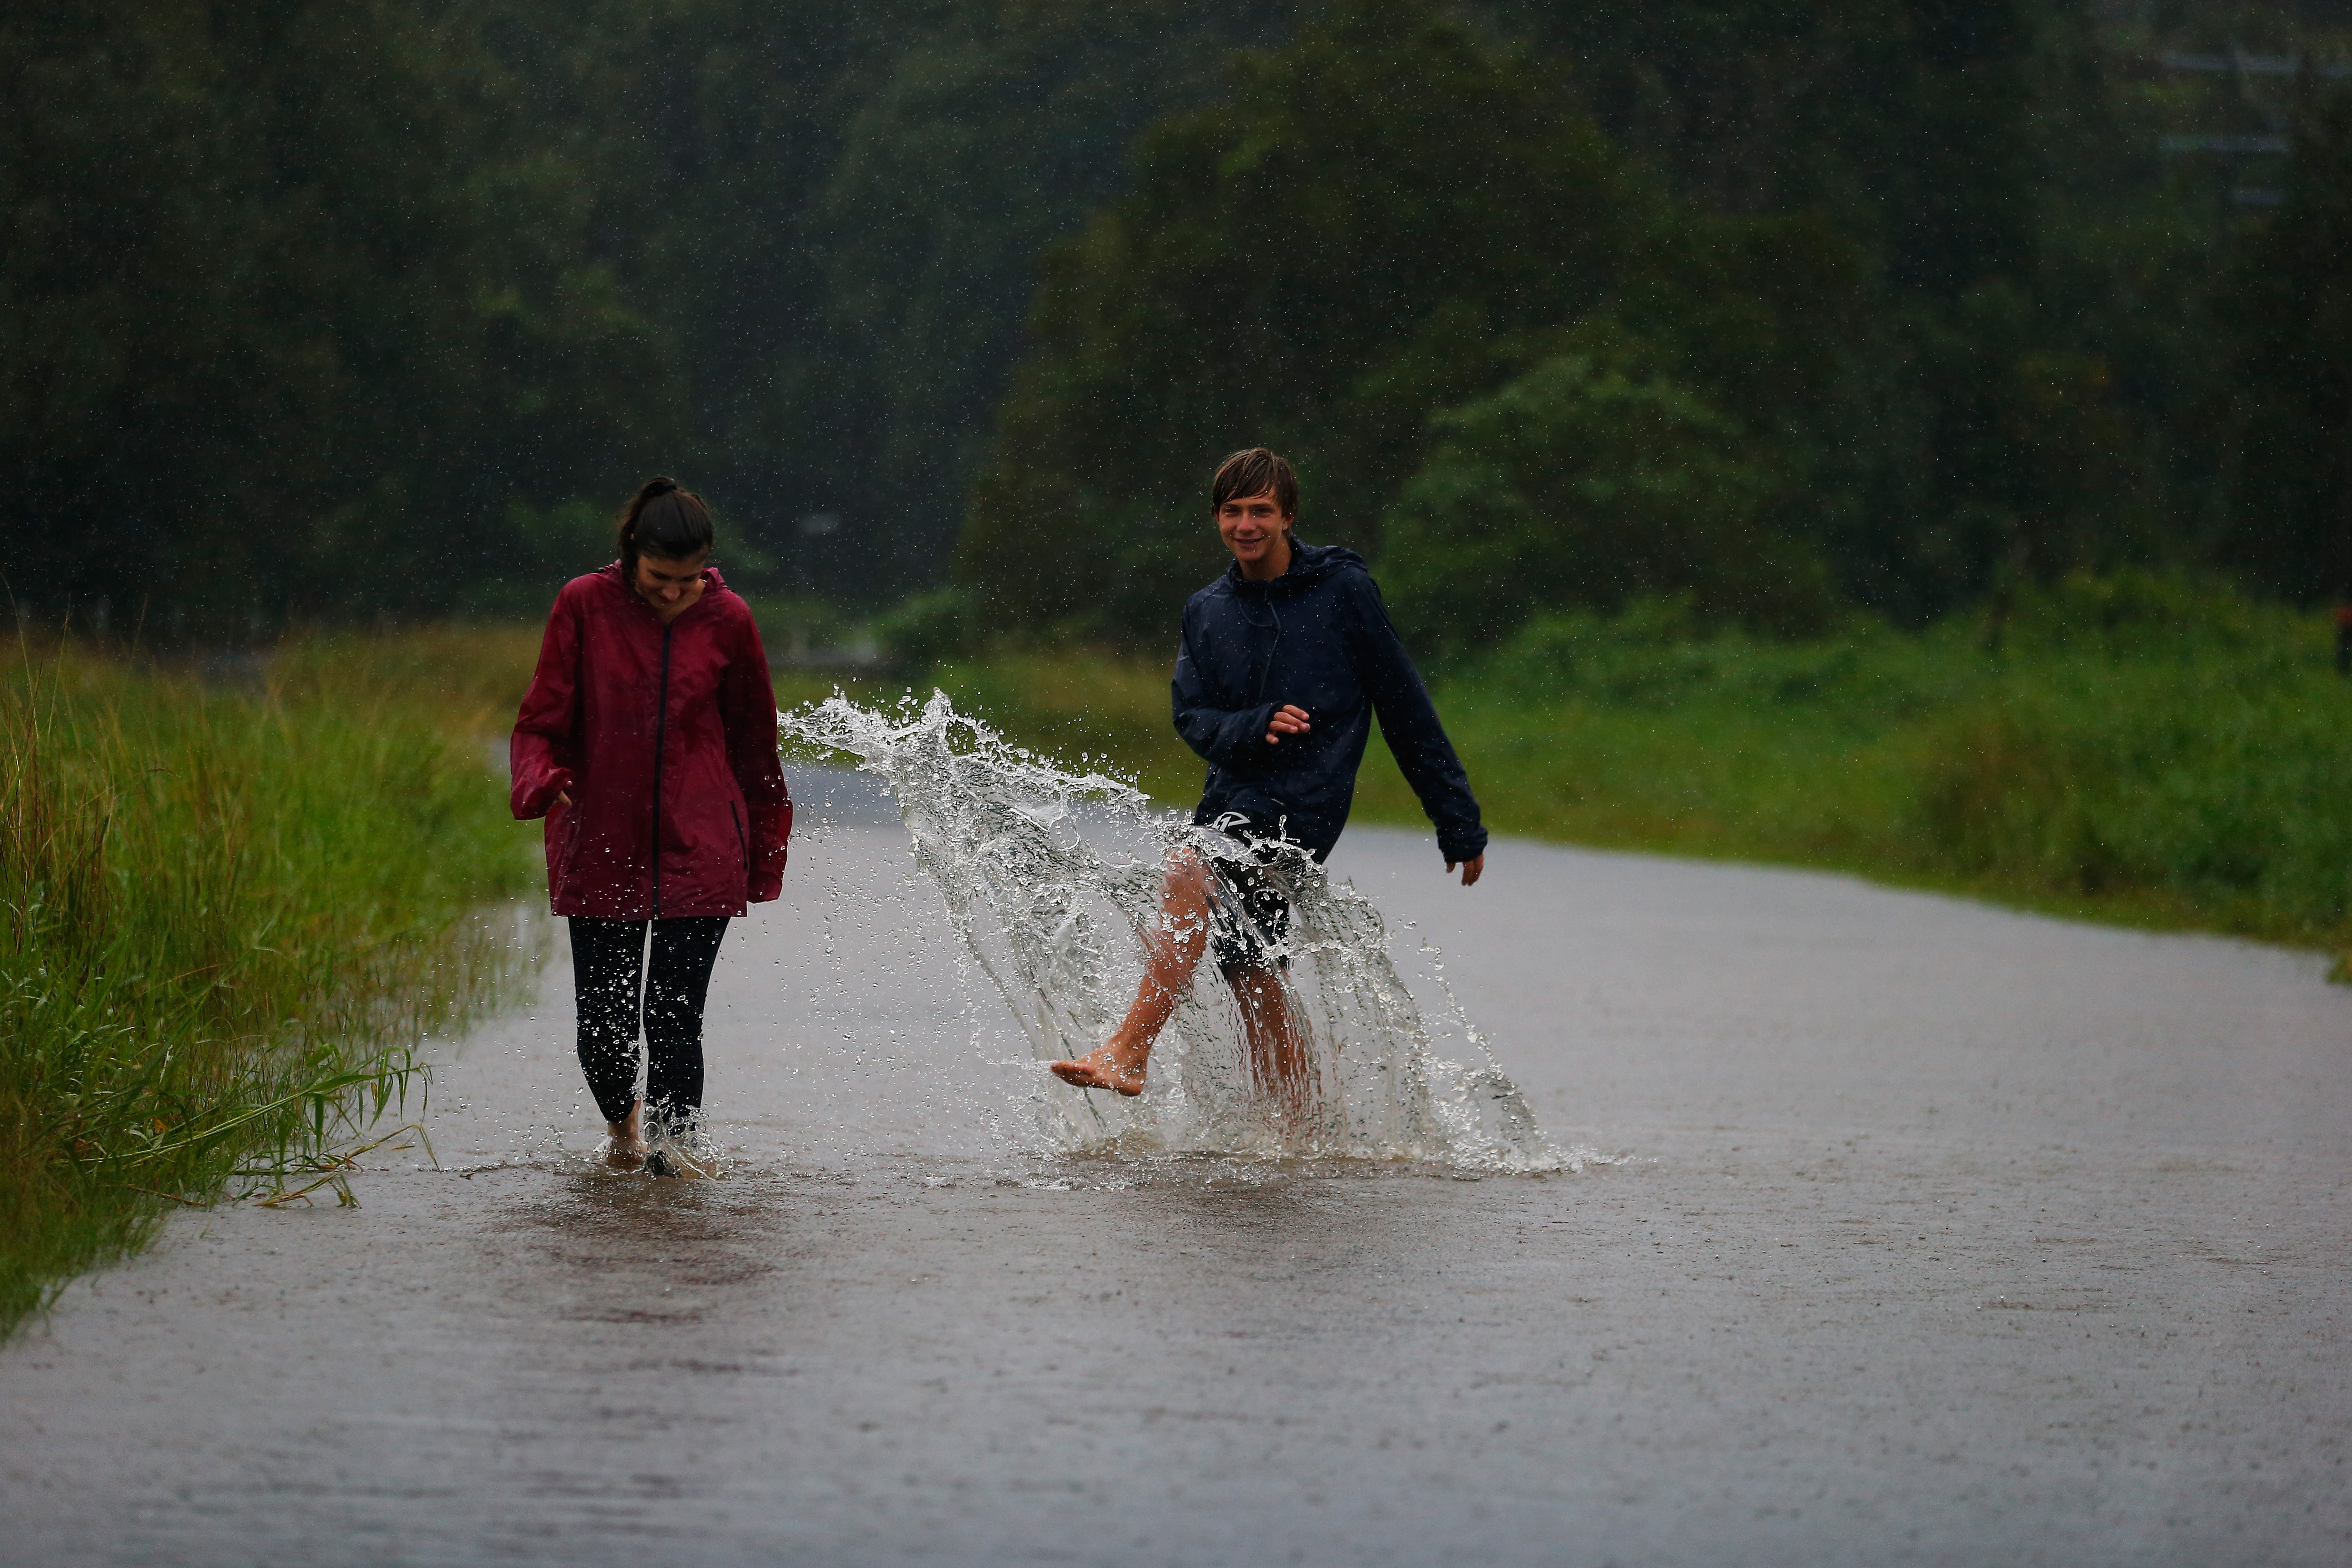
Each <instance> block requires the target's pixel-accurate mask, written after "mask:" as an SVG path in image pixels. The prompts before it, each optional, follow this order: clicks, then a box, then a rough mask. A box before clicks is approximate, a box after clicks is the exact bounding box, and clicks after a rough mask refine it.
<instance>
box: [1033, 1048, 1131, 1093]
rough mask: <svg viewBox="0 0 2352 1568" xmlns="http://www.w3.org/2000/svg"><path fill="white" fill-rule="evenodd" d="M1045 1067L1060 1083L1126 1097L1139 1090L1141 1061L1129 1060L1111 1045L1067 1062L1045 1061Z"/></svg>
mask: <svg viewBox="0 0 2352 1568" xmlns="http://www.w3.org/2000/svg"><path fill="white" fill-rule="evenodd" d="M1045 1068H1046V1070H1047V1071H1048V1072H1051V1073H1052V1074H1053V1075H1054V1076H1055V1078H1058V1079H1061V1080H1062V1081H1063V1082H1064V1083H1073V1084H1076V1085H1077V1086H1078V1087H1079V1088H1080V1089H1109V1090H1110V1091H1111V1092H1112V1093H1114V1094H1124V1095H1129V1096H1133V1095H1138V1094H1141V1093H1142V1092H1143V1073H1144V1067H1143V1064H1142V1063H1141V1062H1135V1061H1129V1060H1128V1059H1127V1058H1126V1055H1125V1053H1124V1052H1122V1051H1120V1050H1119V1049H1118V1047H1115V1046H1103V1047H1099V1048H1097V1049H1095V1050H1091V1051H1088V1052H1087V1054H1086V1055H1085V1056H1082V1057H1076V1058H1072V1059H1070V1060H1068V1061H1059V1062H1048V1063H1046V1064H1045Z"/></svg>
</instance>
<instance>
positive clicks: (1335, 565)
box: [1224, 533, 1371, 595]
mask: <svg viewBox="0 0 2352 1568" xmlns="http://www.w3.org/2000/svg"><path fill="white" fill-rule="evenodd" d="M1350 566H1354V567H1357V568H1359V569H1360V570H1363V571H1367V572H1369V571H1370V570H1371V568H1370V565H1368V564H1367V563H1365V561H1364V558H1363V557H1362V556H1360V555H1359V554H1357V553H1356V552H1354V551H1352V550H1350V549H1349V548H1348V547H1347V546H1346V545H1344V544H1301V543H1300V542H1298V536H1297V534H1295V533H1294V534H1292V535H1291V536H1290V570H1289V571H1287V572H1285V573H1284V574H1282V575H1281V576H1279V577H1276V579H1275V580H1274V581H1273V582H1271V583H1254V582H1252V581H1251V580H1250V579H1248V578H1247V577H1244V576H1243V575H1242V563H1240V562H1238V561H1236V562H1234V563H1232V564H1230V565H1228V566H1227V567H1226V568H1225V575H1224V583H1225V584H1226V586H1228V587H1230V588H1232V589H1234V591H1236V592H1243V591H1246V592H1250V593H1259V594H1284V595H1289V594H1296V593H1299V592H1301V591H1303V590H1305V589H1307V588H1312V587H1313V586H1315V584H1318V583H1320V582H1322V581H1324V580H1325V579H1326V578H1328V577H1329V576H1330V575H1331V574H1334V573H1336V572H1342V571H1345V570H1346V569H1347V568H1349V567H1350Z"/></svg>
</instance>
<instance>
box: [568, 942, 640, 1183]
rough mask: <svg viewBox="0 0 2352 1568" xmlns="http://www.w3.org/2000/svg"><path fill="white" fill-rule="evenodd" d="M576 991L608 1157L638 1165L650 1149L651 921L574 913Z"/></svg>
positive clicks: (584, 1065) (583, 1062) (584, 1057)
mask: <svg viewBox="0 0 2352 1568" xmlns="http://www.w3.org/2000/svg"><path fill="white" fill-rule="evenodd" d="M569 923H570V925H571V928H572V1001H573V1004H574V1006H575V1007H576V1009H577V1011H578V1013H579V1016H580V1070H581V1072H582V1073H583V1074H584V1075H585V1076H586V1078H587V1079H588V1092H589V1093H590V1094H592V1095H593V1096H594V1097H595V1100H596V1110H598V1112H599V1113H600V1114H602V1115H603V1116H604V1126H605V1130H606V1131H608V1132H610V1133H611V1134H612V1139H613V1142H612V1146H611V1147H610V1149H608V1150H607V1151H606V1157H607V1158H608V1159H610V1160H611V1161H612V1162H613V1163H614V1164H616V1165H623V1166H629V1165H634V1164H635V1163H636V1162H637V1161H638V1160H640V1159H642V1158H643V1157H644V1154H645V1141H644V1138H643V1136H642V1135H641V1133H640V1131H639V1128H638V1108H637V1103H636V1088H637V975H638V972H639V965H640V963H641V962H642V960H643V958H644V955H645V945H646V922H645V921H599V920H590V919H588V918H587V917H585V916H583V915H574V916H572V918H571V921H570V922H569Z"/></svg>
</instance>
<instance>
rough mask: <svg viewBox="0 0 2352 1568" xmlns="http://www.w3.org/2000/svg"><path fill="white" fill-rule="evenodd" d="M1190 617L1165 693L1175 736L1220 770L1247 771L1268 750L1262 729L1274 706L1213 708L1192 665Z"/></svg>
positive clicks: (1197, 670)
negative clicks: (1234, 769)
mask: <svg viewBox="0 0 2352 1568" xmlns="http://www.w3.org/2000/svg"><path fill="white" fill-rule="evenodd" d="M1191 623H1192V617H1191V616H1186V617H1185V626H1184V640H1183V641H1182V642H1181V643H1180V644H1179V645H1178V646H1177V649H1176V679H1174V680H1173V681H1171V682H1170V684H1169V693H1170V697H1171V701H1172V704H1173V706H1174V708H1175V711H1176V732H1177V733H1178V734H1180V735H1181V736H1183V737H1184V743H1185V744H1186V745H1188V746H1190V747H1192V749H1193V750H1194V751H1196V752H1200V753H1201V755H1202V757H1204V758H1206V759H1207V760H1208V761H1209V762H1210V763H1212V764H1213V765H1214V766H1217V767H1221V768H1248V767H1251V766H1253V765H1254V764H1255V763H1258V762H1260V761H1261V760H1263V759H1264V758H1265V755H1266V753H1267V751H1268V750H1269V748H1268V747H1267V745H1266V743H1265V727H1266V725H1267V724H1268V723H1269V722H1270V721H1272V720H1273V718H1274V710H1275V709H1276V707H1277V706H1278V704H1276V703H1272V702H1261V703H1259V704H1258V705H1257V706H1256V707H1255V708H1215V707H1212V706H1211V705H1210V702H1209V689H1208V687H1207V685H1206V684H1205V683H1204V682H1203V681H1202V679H1201V671H1200V668H1199V667H1198V666H1197V665H1195V664H1194V663H1193V662H1192V624H1191Z"/></svg>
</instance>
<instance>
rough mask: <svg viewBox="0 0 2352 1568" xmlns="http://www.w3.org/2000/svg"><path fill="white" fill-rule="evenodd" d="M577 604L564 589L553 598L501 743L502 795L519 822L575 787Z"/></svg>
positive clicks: (543, 813)
mask: <svg viewBox="0 0 2352 1568" xmlns="http://www.w3.org/2000/svg"><path fill="white" fill-rule="evenodd" d="M579 683H580V600H579V596H578V595H576V594H574V593H573V592H572V590H571V589H570V588H569V587H566V588H565V589H564V590H563V592H562V593H560V594H558V595H556V596H555V608H554V609H552V610H551V611H550V612H549V613H548V616H547V633H546V635H545V636H544V637H541V638H540V643H539V668H537V669H535V670H534V671H532V672H531V678H530V690H529V691H527V692H525V693H524V694H523V700H522V710H521V711H520V712H519V713H517V714H516V715H515V727H514V735H513V737H512V738H511V739H510V740H509V742H507V761H508V765H509V768H510V770H511V773H512V779H511V783H510V784H509V789H508V793H507V801H508V804H509V805H510V806H512V807H513V809H514V814H515V816H516V817H517V818H518V819H519V820H520V821H524V822H529V821H531V820H532V819H534V818H537V817H541V816H546V815H547V814H548V812H549V810H550V809H551V808H552V807H553V806H554V805H555V797H556V796H557V795H564V794H567V793H569V792H570V791H571V789H572V784H574V783H575V782H576V768H577V759H576V749H577V747H578V744H579V739H580V737H579V722H580V702H579Z"/></svg>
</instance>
